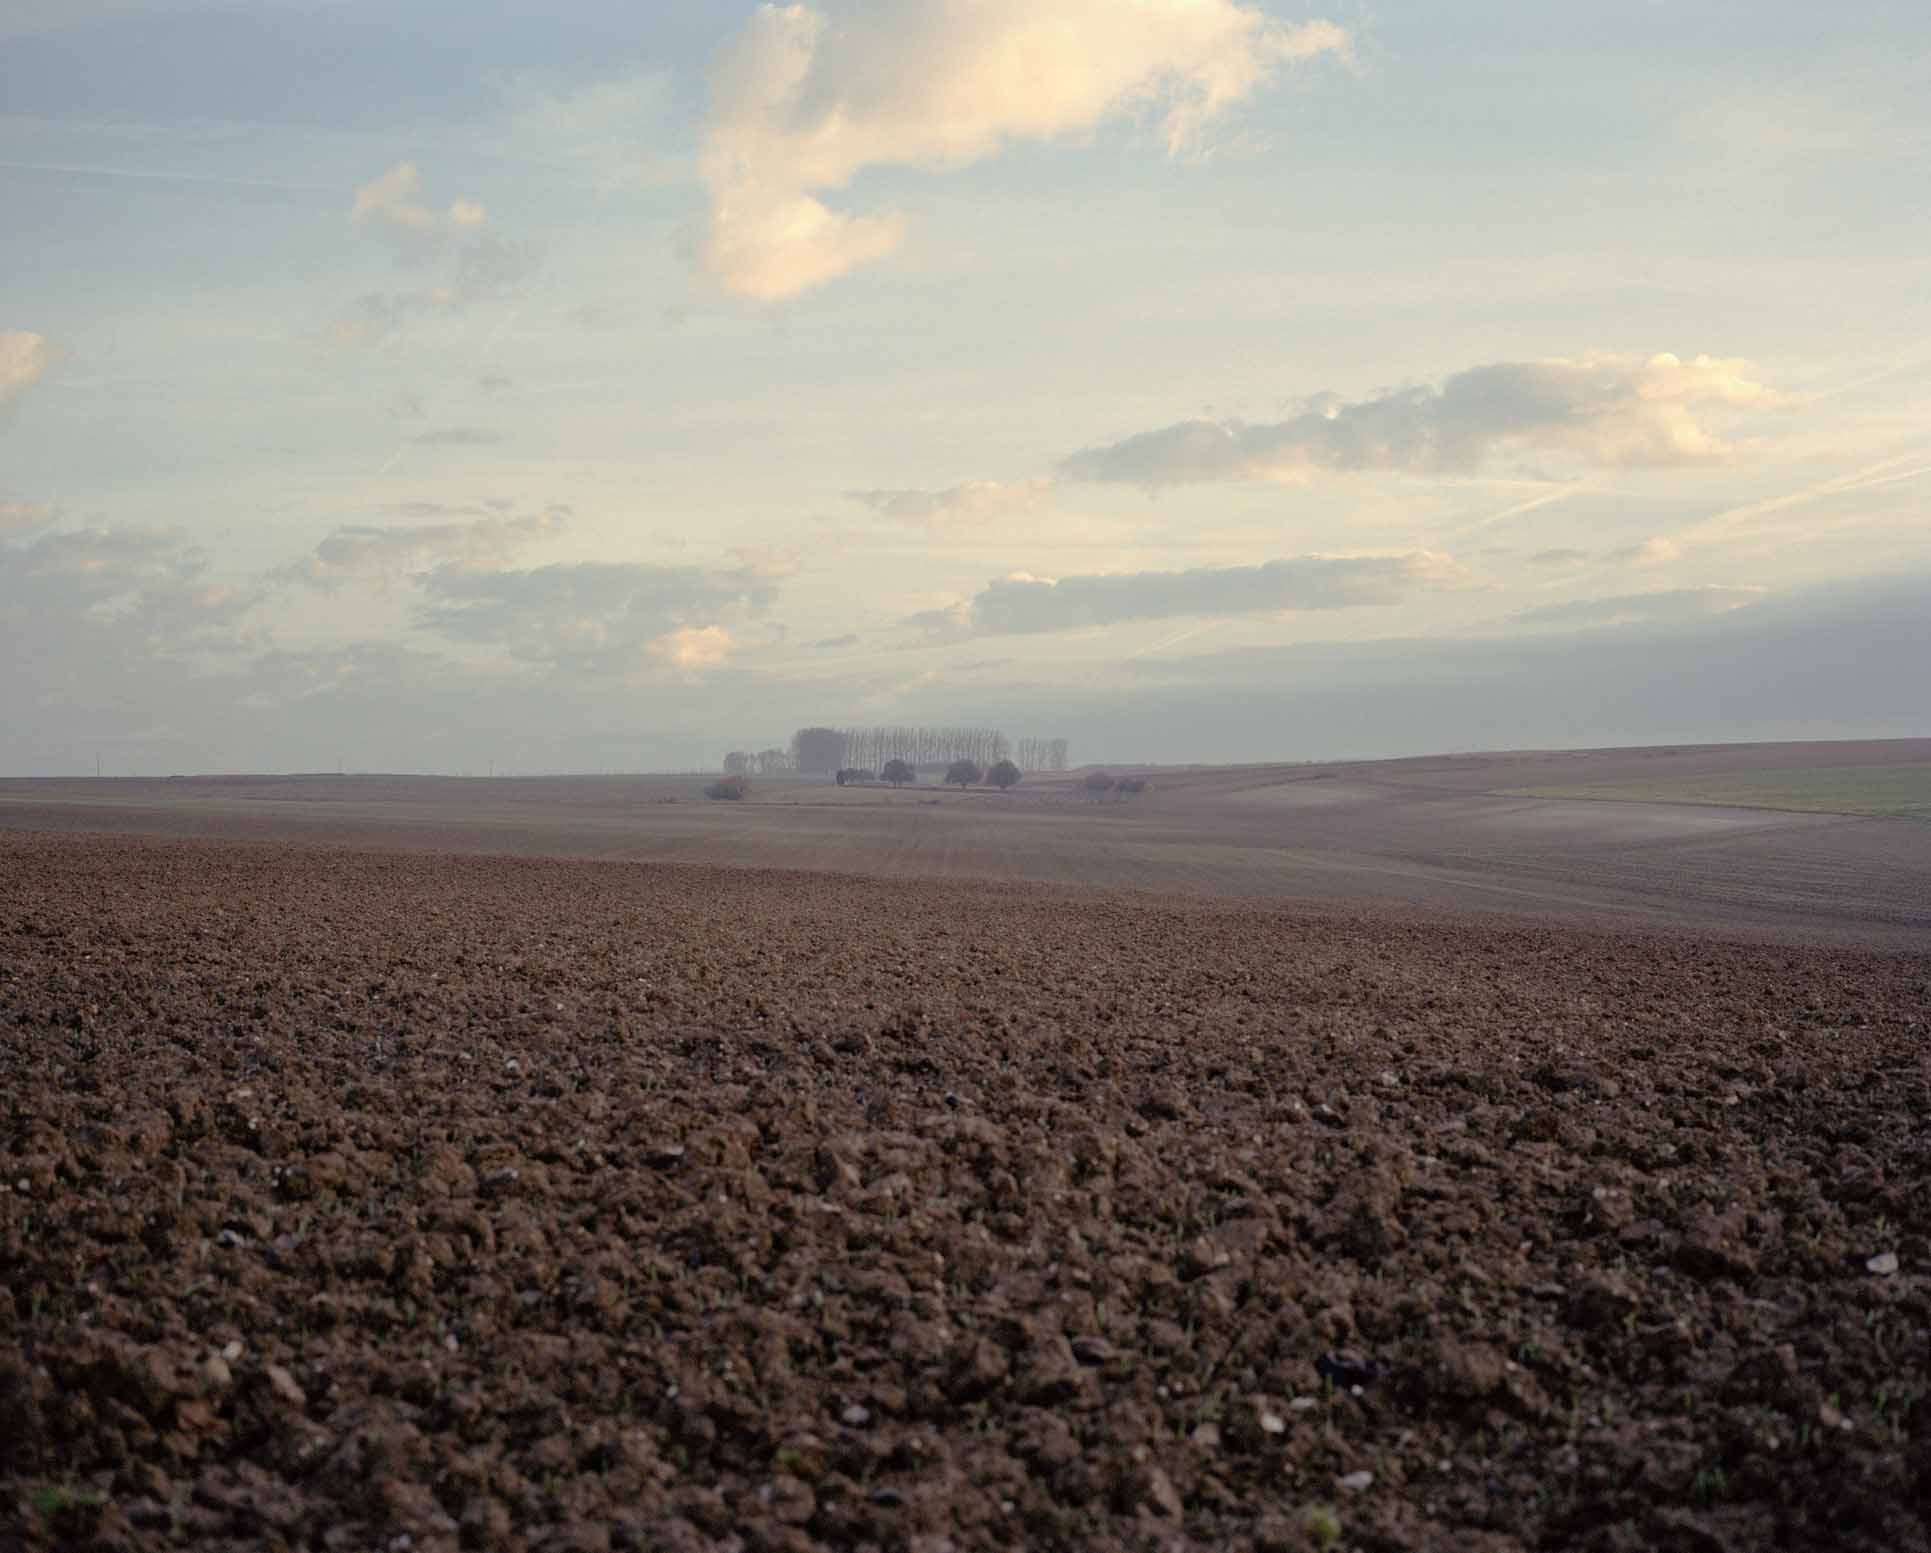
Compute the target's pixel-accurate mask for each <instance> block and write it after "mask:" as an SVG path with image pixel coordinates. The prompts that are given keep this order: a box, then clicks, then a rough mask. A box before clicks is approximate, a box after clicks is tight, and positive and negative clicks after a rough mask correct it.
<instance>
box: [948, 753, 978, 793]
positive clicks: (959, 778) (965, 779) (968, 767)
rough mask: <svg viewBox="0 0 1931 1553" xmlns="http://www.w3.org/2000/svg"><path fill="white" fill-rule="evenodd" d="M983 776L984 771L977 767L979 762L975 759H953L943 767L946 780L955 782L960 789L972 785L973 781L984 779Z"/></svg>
mask: <svg viewBox="0 0 1931 1553" xmlns="http://www.w3.org/2000/svg"><path fill="white" fill-rule="evenodd" d="M985 776H986V774H985V772H983V771H981V770H980V769H979V762H978V761H976V760H955V761H953V762H952V764H951V765H949V766H947V767H946V768H945V779H946V781H947V782H948V783H952V782H957V783H958V784H959V787H960V789H961V790H964V789H965V788H968V787H970V786H972V784H973V783H974V782H982V781H984V780H985Z"/></svg>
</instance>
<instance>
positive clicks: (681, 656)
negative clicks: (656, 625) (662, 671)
mask: <svg viewBox="0 0 1931 1553" xmlns="http://www.w3.org/2000/svg"><path fill="white" fill-rule="evenodd" d="M736 647H737V643H736V642H735V641H734V640H733V639H732V637H731V633H730V632H729V631H727V630H725V629H724V627H723V626H682V627H680V628H678V629H677V630H675V631H669V632H666V633H665V634H664V635H662V636H660V637H658V638H657V640H656V641H654V642H652V643H651V644H650V647H649V649H648V651H649V652H650V655H651V656H652V657H653V658H657V659H659V660H660V661H662V662H664V663H667V664H669V665H670V666H671V667H672V668H674V669H678V670H680V671H681V672H683V673H686V674H689V673H693V672H695V671H697V670H699V669H714V668H718V667H719V666H721V665H723V664H726V663H729V662H730V661H731V654H732V652H733V651H734V650H735V649H736Z"/></svg>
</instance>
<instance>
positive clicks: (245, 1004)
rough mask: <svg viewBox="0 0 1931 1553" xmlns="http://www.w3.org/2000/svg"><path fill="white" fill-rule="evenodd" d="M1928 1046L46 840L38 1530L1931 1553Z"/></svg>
mask: <svg viewBox="0 0 1931 1553" xmlns="http://www.w3.org/2000/svg"><path fill="white" fill-rule="evenodd" d="M1928 1023H1931V952H1917V953H1911V952H1879V951H1855V950H1846V949H1841V948H1814V947H1811V948H1807V947H1801V946H1791V947H1778V946H1766V945H1736V944H1727V943H1724V942H1720V941H1716V940H1712V939H1710V938H1708V937H1699V936H1696V935H1691V934H1681V933H1679V934H1673V935H1672V934H1662V933H1654V934H1636V933H1629V934H1623V935H1616V934H1612V933H1608V932H1602V931H1591V930H1583V929H1576V928H1570V927H1551V926H1540V925H1536V924H1534V923H1530V922H1524V921H1521V920H1507V919H1502V918H1484V917H1479V916H1475V915H1470V914H1463V915H1460V916H1452V915H1448V914H1445V913H1427V912H1423V911H1420V910H1408V911H1401V910H1396V909H1392V908H1373V909H1370V908H1359V909H1351V910H1350V909H1338V908H1337V909H1333V910H1316V909H1313V908H1309V907H1306V906H1292V907H1289V906H1278V905H1254V904H1251V903H1239V902H1230V901H1209V900H1194V901H1184V900H1162V899H1159V898H1155V897H1148V896H1133V895H1124V894H1113V893H1106V892H1102V891H1083V892H1082V891H1058V890H1052V889H1048V888H1043V887H1039V886H1030V885H1026V886H1022V885H1012V884H986V883H958V882H952V883H943V884H931V883H917V882H907V881H892V880H886V881H880V880H865V879H855V878H847V877H837V876H829V875H803V874H779V873H771V872H758V871H755V870H706V869H696V868H680V867H675V866H637V865H626V864H613V863H589V862H564V861H546V860H528V859H525V860H508V859H490V858H481V857H452V856H436V855H432V854H426V853H416V854H378V853H362V852H353V851H346V850H329V849H320V848H317V849H302V848H294V847H286V846H269V845H246V844H225V843H192V842H175V841H160V840H127V839H115V838H107V837H90V836H78V835H65V836H54V835H40V834H34V833H32V832H29V831H4V832H0V1180H3V1181H4V1186H5V1190H4V1192H0V1546H18V1545H24V1546H25V1547H27V1548H30V1549H36V1550H38V1549H43V1548H52V1547H56V1546H92V1547H99V1548H148V1547H168V1546H175V1547H195V1548H216V1549H225V1548H235V1549H239V1548H258V1547H270V1548H273V1547H283V1546H288V1547H297V1546H299V1547H311V1546H313V1547H323V1548H348V1549H369V1548H376V1549H388V1550H394V1553H400V1550H402V1549H405V1548H407V1549H413V1550H424V1549H443V1548H451V1549H453V1548H457V1547H465V1548H516V1549H521V1548H531V1549H539V1548H540V1549H596V1550H600V1549H603V1548H605V1547H611V1548H638V1549H645V1548H648V1549H660V1550H684V1549H701V1548H743V1549H765V1548H774V1549H806V1548H840V1549H844V1548H867V1547H870V1548H877V1549H881V1550H885V1549H892V1550H897V1549H906V1550H918V1553H938V1550H940V1549H943V1548H946V1547H954V1548H959V1549H965V1548H977V1547H1010V1548H1051V1547H1069V1548H1070V1547H1082V1548H1084V1547H1093V1548H1100V1547H1124V1548H1142V1547H1144V1548H1160V1549H1167V1548H1200V1549H1210V1548H1211V1549H1219V1548H1233V1549H1250V1548H1252V1549H1264V1550H1276V1549H1299V1548H1312V1547H1320V1546H1324V1545H1329V1544H1331V1543H1333V1542H1335V1541H1336V1540H1337V1538H1338V1543H1339V1545H1342V1546H1346V1547H1353V1548H1409V1547H1428V1548H1437V1547H1440V1548H1449V1547H1452V1548H1460V1549H1503V1548H1514V1547H1572V1546H1573V1547H1585V1548H1599V1549H1637V1548H1656V1547H1690V1548H1710V1549H1739V1550H1741V1549H1752V1548H1761V1547H1769V1546H1784V1547H1802V1548H1824V1547H1868V1548H1883V1549H1889V1550H1903V1549H1913V1548H1924V1547H1927V1546H1931V1522H1927V1519H1926V1510H1925V1506H1926V1504H1927V1503H1928V1502H1931V1444H1928V1443H1927V1442H1931V1132H1928V1131H1927V1121H1926V1118H1927V1115H1931V1068H1928V1067H1927V1055H1926V1036H1927V1024H1928ZM404 1539H407V1540H406V1541H405V1540H404Z"/></svg>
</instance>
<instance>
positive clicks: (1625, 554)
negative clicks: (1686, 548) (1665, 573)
mask: <svg viewBox="0 0 1931 1553" xmlns="http://www.w3.org/2000/svg"><path fill="white" fill-rule="evenodd" d="M1682 558H1683V547H1682V546H1681V545H1679V544H1678V543H1677V542H1676V541H1675V540H1673V539H1667V538H1664V537H1662V536H1661V535H1658V536H1657V537H1655V538H1653V539H1645V540H1644V541H1643V542H1642V543H1641V544H1640V545H1626V546H1625V547H1624V548H1622V549H1621V550H1612V551H1610V552H1609V554H1608V555H1607V556H1605V557H1604V558H1603V559H1604V560H1608V561H1619V562H1621V563H1623V564H1624V565H1627V566H1635V567H1639V568H1642V569H1644V570H1647V569H1648V568H1650V567H1652V566H1667V565H1669V563H1670V562H1671V561H1680V560H1681V559H1682Z"/></svg>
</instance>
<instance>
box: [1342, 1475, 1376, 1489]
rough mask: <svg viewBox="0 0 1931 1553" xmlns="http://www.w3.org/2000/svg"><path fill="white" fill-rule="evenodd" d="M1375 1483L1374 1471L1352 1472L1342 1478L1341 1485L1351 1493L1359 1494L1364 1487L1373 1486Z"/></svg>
mask: <svg viewBox="0 0 1931 1553" xmlns="http://www.w3.org/2000/svg"><path fill="white" fill-rule="evenodd" d="M1373 1483H1374V1474H1373V1473H1372V1472H1350V1473H1349V1474H1348V1475H1347V1476H1346V1477H1344V1478H1342V1479H1341V1486H1342V1487H1343V1488H1345V1489H1346V1490H1347V1491H1348V1492H1349V1493H1351V1494H1358V1493H1360V1492H1361V1491H1362V1490H1363V1489H1366V1488H1368V1487H1370V1486H1372V1485H1373Z"/></svg>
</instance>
